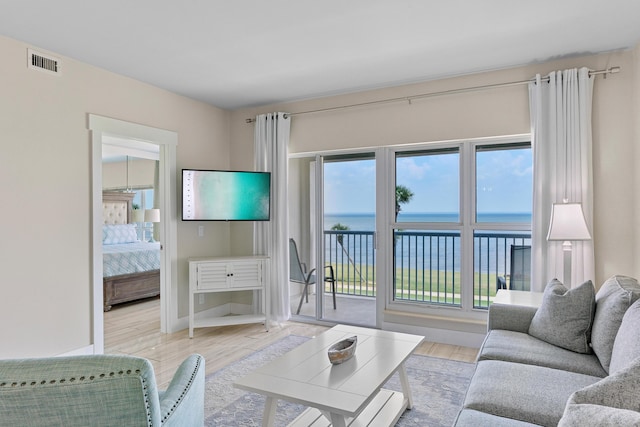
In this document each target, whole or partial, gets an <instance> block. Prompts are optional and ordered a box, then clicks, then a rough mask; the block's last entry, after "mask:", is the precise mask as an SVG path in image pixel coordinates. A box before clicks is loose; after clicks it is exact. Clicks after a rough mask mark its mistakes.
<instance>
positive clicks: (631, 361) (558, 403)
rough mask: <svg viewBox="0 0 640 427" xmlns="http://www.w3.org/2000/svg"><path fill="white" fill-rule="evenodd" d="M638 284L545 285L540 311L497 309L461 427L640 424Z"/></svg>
mask: <svg viewBox="0 0 640 427" xmlns="http://www.w3.org/2000/svg"><path fill="white" fill-rule="evenodd" d="M639 298H640V285H638V282H637V281H636V280H635V279H633V278H630V277H625V276H613V277H611V278H610V279H608V280H607V281H606V282H605V283H604V284H603V285H602V287H601V288H600V290H599V291H598V293H597V294H595V290H594V287H593V285H592V284H591V282H587V283H584V284H582V285H581V286H579V287H577V288H574V289H571V290H567V289H566V288H565V287H564V286H562V284H561V283H559V282H557V281H552V282H551V283H549V285H547V287H546V288H545V291H544V295H543V302H542V305H541V306H540V308H538V309H536V308H532V307H524V306H516V305H506V304H493V305H491V307H490V309H489V323H488V334H487V336H486V338H485V340H484V343H483V345H482V347H481V349H480V352H479V355H478V359H477V363H476V370H475V372H474V374H473V377H472V379H471V384H470V386H469V388H468V390H467V394H466V396H465V400H464V403H463V407H462V409H461V411H460V412H459V414H458V417H457V419H456V421H455V424H454V425H455V426H457V427H466V426H470V427H471V426H473V427H482V426H491V427H501V426H532V425H538V426H556V425H560V426H590V425H593V426H623V425H624V426H640V393H638V391H637V390H638V388H637V386H638V384H640V300H638V299H639Z"/></svg>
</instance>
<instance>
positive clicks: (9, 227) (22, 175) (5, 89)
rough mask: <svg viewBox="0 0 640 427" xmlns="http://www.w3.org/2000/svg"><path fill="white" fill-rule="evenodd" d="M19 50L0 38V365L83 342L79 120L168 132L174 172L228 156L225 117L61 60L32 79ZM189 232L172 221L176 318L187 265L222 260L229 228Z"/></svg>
mask: <svg viewBox="0 0 640 427" xmlns="http://www.w3.org/2000/svg"><path fill="white" fill-rule="evenodd" d="M27 47H35V48H36V49H37V48H38V47H37V46H28V45H27V44H24V43H22V42H19V41H16V40H12V39H9V38H5V37H0V56H1V57H2V61H0V76H2V79H0V93H2V96H1V97H0V141H1V143H0V195H1V196H2V199H3V209H2V212H3V213H2V221H0V234H1V235H2V239H1V242H2V243H0V277H1V279H0V294H1V295H2V297H1V298H0V324H2V325H3V326H2V328H0V342H1V343H2V345H1V346H0V358H7V357H26V356H48V355H56V354H61V353H65V352H69V351H73V350H75V349H79V348H84V347H86V346H89V345H90V344H91V342H92V337H91V311H90V307H91V301H92V296H91V271H90V269H91V258H90V256H91V255H90V251H91V242H90V221H91V211H90V209H91V200H90V197H91V170H90V165H91V155H90V135H89V131H88V130H87V114H88V113H92V114H97V115H101V116H106V117H113V118H116V119H121V120H126V121H129V122H134V123H140V124H144V125H147V126H153V127H157V128H162V129H168V130H172V131H175V132H177V133H178V136H179V143H178V147H177V169H178V171H179V170H180V169H181V168H183V167H192V168H226V167H228V166H229V155H230V152H229V127H228V123H229V113H228V112H226V111H223V110H220V109H218V108H215V107H212V106H210V105H207V104H204V103H201V102H197V101H194V100H191V99H188V98H185V97H182V96H178V95H175V94H173V93H170V92H168V91H165V90H161V89H158V88H155V87H153V86H150V85H147V84H144V83H141V82H138V81H135V80H132V79H129V78H126V77H123V76H119V75H116V74H113V73H110V72H107V71H104V70H101V69H98V68H95V67H92V66H89V65H87V64H83V63H80V62H77V61H73V60H71V59H69V58H64V57H62V66H63V72H62V75H61V76H51V75H48V74H46V73H42V72H39V71H36V70H30V69H27V64H26V57H27V54H26V52H27ZM54 54H55V52H54ZM56 56H58V57H60V55H56ZM177 182H178V183H179V182H180V180H179V179H178V180H177ZM178 209H179V207H178V206H176V211H177V212H179V210H178ZM43 212H45V213H46V215H47V218H48V219H46V220H43V219H42V213H43ZM197 226H198V224H195V223H182V222H180V221H179V223H178V248H177V249H178V278H179V283H178V284H176V285H175V286H178V287H179V289H178V291H179V310H180V315H182V316H186V314H187V310H188V306H187V301H188V300H187V290H188V281H187V264H186V258H188V257H189V256H204V255H215V254H227V253H228V251H229V226H228V225H224V224H222V225H219V224H204V226H205V235H206V236H205V238H203V239H199V238H198V237H197Z"/></svg>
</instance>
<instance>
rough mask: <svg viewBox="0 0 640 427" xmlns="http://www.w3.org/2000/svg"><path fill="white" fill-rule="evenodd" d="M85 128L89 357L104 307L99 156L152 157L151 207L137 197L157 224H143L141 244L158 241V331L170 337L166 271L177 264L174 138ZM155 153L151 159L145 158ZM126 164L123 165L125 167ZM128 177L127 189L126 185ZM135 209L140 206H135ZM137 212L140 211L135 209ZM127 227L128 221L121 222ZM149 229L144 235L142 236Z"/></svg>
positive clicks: (119, 128) (115, 125)
mask: <svg viewBox="0 0 640 427" xmlns="http://www.w3.org/2000/svg"><path fill="white" fill-rule="evenodd" d="M89 128H90V130H91V140H92V166H93V170H92V178H93V180H92V200H93V202H92V208H93V209H92V210H93V213H92V223H93V226H92V229H93V243H92V249H93V250H92V259H93V288H92V289H93V306H92V311H93V325H92V330H93V343H92V344H93V353H95V354H101V353H103V352H104V311H103V310H104V306H103V263H102V256H103V250H102V242H103V230H102V222H103V203H102V192H103V153H104V152H105V151H104V149H106V153H112V154H106V155H105V156H108V155H114V156H116V155H119V156H125V158H126V157H127V156H129V159H127V160H130V159H131V158H146V159H149V158H150V157H153V156H156V157H157V161H156V160H153V163H154V164H155V165H157V167H155V166H154V169H155V176H154V184H153V188H154V191H153V193H155V194H154V195H153V196H151V198H152V199H153V200H152V201H148V200H144V197H145V196H146V197H149V194H148V193H147V194H146V195H145V194H144V192H143V193H141V197H142V198H143V199H141V200H144V204H146V206H145V207H146V208H147V209H146V211H145V214H146V212H151V211H153V210H155V209H157V213H159V214H160V217H161V220H160V221H159V222H157V221H158V220H157V218H156V219H153V215H150V216H149V217H147V218H144V219H143V222H142V224H144V225H142V233H141V234H140V236H141V237H142V238H146V237H149V239H150V240H151V236H153V238H157V239H156V240H160V242H161V243H160V247H161V250H160V269H159V270H160V296H161V297H160V331H161V332H165V333H167V332H168V333H170V332H174V330H175V328H176V327H177V323H178V316H177V285H176V283H177V271H176V269H175V267H173V268H172V264H175V263H174V262H173V261H175V260H176V258H177V249H176V234H177V233H176V229H177V219H176V214H175V212H174V211H175V209H172V206H175V191H176V190H175V188H176V186H175V180H176V178H175V177H176V172H175V170H176V164H175V163H176V161H175V151H176V145H177V134H176V133H175V132H171V131H166V130H162V129H157V128H151V127H148V126H143V125H138V124H134V123H130V122H124V121H121V120H115V119H110V118H106V117H100V116H95V115H91V114H90V115H89ZM151 152H155V154H151ZM127 163H129V162H127ZM132 178H133V177H132V176H129V180H128V181H129V182H127V185H126V186H127V187H128V186H129V185H130V183H131V182H132ZM138 203H140V200H139V201H138ZM139 206H140V205H139ZM140 207H141V206H140ZM126 222H129V221H126ZM146 228H149V230H146Z"/></svg>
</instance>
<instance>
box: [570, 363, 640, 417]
mask: <svg viewBox="0 0 640 427" xmlns="http://www.w3.org/2000/svg"><path fill="white" fill-rule="evenodd" d="M638 380H640V359H636V360H634V361H633V363H632V364H630V365H629V366H627V367H626V368H625V369H623V370H621V371H619V372H617V373H615V374H612V375H609V376H608V377H605V378H604V379H602V380H600V381H598V382H597V383H595V384H592V385H590V386H587V387H585V388H583V389H580V390H578V391H576V392H575V393H573V394H572V395H571V396H570V397H569V400H568V401H567V404H566V406H565V408H564V414H563V415H562V418H561V419H560V423H559V424H558V427H565V426H586V425H589V426H611V427H614V426H615V427H617V426H638V425H640V412H638V409H639V408H640V394H638V392H637V384H638Z"/></svg>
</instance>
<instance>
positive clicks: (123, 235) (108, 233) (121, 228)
mask: <svg viewBox="0 0 640 427" xmlns="http://www.w3.org/2000/svg"><path fill="white" fill-rule="evenodd" d="M137 241H138V233H137V231H136V226H135V225H133V224H112V225H103V226H102V244H103V245H118V244H121V243H135V242H137Z"/></svg>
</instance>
